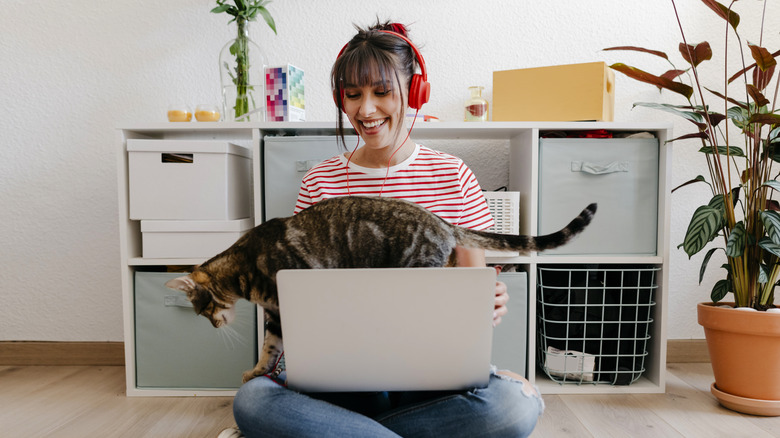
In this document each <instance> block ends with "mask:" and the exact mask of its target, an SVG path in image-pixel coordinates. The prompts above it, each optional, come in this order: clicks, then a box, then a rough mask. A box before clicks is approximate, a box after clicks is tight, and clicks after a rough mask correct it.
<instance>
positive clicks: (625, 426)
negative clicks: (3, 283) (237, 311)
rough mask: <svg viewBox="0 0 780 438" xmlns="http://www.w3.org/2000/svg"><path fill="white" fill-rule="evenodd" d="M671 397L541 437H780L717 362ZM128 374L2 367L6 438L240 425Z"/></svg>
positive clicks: (683, 373) (549, 420)
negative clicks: (145, 388)
mask: <svg viewBox="0 0 780 438" xmlns="http://www.w3.org/2000/svg"><path fill="white" fill-rule="evenodd" d="M668 371H669V373H668V374H667V388H666V393H665V394H631V395H562V396H553V395H548V396H545V397H544V399H545V403H546V404H547V410H546V412H545V414H544V416H543V417H542V419H541V421H540V423H539V425H538V426H537V428H536V430H535V431H534V433H533V435H532V436H533V437H577V438H582V437H596V438H604V437H630V438H638V437H652V438H659V437H662V438H669V437H702V438H705V437H706V438H711V437H750V438H759V437H767V438H769V437H780V417H777V418H764V417H753V416H748V415H741V414H738V413H736V412H732V411H729V410H727V409H724V408H722V407H720V406H719V405H718V403H717V402H716V401H715V399H714V398H713V397H712V395H710V393H709V385H710V383H711V382H712V380H713V379H712V371H711V369H710V365H709V364H708V363H688V364H670V365H669V366H668ZM124 378H125V375H124V367H119V366H105V367H98V366H92V367H87V366H51V367H36V366H22V367H0V436H3V437H58V438H60V437H61V438H71V437H73V438H89V437H101V438H102V437H133V438H139V437H164V438H176V437H205V438H214V437H216V436H217V434H218V433H219V431H221V430H222V429H223V428H225V427H228V426H231V425H233V418H232V413H231V406H232V399H231V398H229V397H175V398H174V397H172V398H151V397H133V398H128V397H125V391H124V385H125V383H124Z"/></svg>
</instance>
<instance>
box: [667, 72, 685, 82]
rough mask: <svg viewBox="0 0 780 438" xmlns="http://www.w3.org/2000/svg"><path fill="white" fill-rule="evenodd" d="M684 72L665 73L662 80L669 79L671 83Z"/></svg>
mask: <svg viewBox="0 0 780 438" xmlns="http://www.w3.org/2000/svg"><path fill="white" fill-rule="evenodd" d="M685 72H686V70H669V71H667V72H666V73H664V74H662V75H661V77H662V78H666V79H669V80H670V81H673V80H675V79H677V77H679V76H680V75H682V74H684V73H685Z"/></svg>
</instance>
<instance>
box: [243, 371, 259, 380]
mask: <svg viewBox="0 0 780 438" xmlns="http://www.w3.org/2000/svg"><path fill="white" fill-rule="evenodd" d="M261 375H262V374H255V370H249V371H244V374H243V375H242V379H241V380H242V381H243V383H246V382H248V381H250V380H252V379H254V378H255V377H257V376H261Z"/></svg>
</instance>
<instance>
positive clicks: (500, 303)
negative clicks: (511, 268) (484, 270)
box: [455, 246, 509, 326]
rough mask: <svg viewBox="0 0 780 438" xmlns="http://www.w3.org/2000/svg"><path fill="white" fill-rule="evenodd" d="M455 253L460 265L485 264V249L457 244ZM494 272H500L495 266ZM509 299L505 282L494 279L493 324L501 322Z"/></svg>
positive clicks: (480, 265) (478, 265)
mask: <svg viewBox="0 0 780 438" xmlns="http://www.w3.org/2000/svg"><path fill="white" fill-rule="evenodd" d="M455 254H456V255H457V257H458V262H457V265H458V266H461V267H470V266H474V267H482V266H485V250H483V249H473V248H463V247H461V246H458V247H456V248H455ZM496 272H500V269H499V268H496ZM508 301H509V293H508V292H507V289H506V284H504V283H502V282H500V281H496V306H495V310H494V311H493V326H496V325H498V324H500V323H501V317H503V316H504V315H506V313H507V308H506V303H507V302H508Z"/></svg>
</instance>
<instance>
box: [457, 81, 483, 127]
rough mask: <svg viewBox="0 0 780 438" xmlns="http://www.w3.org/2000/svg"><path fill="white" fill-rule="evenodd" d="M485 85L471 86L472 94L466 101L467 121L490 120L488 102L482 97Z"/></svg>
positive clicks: (465, 118)
mask: <svg viewBox="0 0 780 438" xmlns="http://www.w3.org/2000/svg"><path fill="white" fill-rule="evenodd" d="M483 89H484V87H480V86H473V87H469V92H470V93H471V96H470V97H469V99H468V100H467V101H466V105H465V111H464V112H465V117H464V118H463V120H465V121H467V122H486V121H487V120H488V102H487V100H485V99H484V98H483V97H482V90H483Z"/></svg>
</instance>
